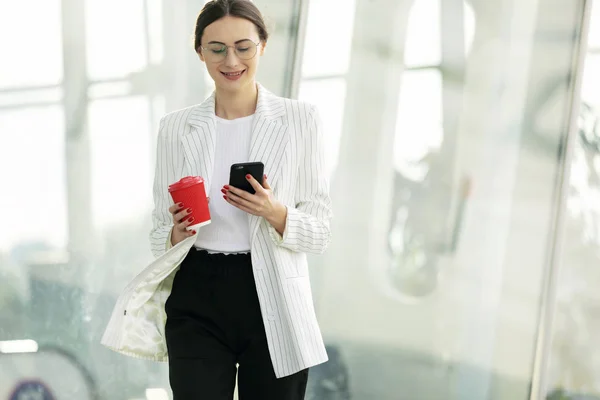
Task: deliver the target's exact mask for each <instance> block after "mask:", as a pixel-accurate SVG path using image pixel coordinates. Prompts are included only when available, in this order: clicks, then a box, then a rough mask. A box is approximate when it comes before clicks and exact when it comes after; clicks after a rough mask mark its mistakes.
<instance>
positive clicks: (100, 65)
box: [85, 0, 148, 80]
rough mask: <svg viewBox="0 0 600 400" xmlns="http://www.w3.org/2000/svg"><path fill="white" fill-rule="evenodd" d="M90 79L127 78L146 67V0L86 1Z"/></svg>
mask: <svg viewBox="0 0 600 400" xmlns="http://www.w3.org/2000/svg"><path fill="white" fill-rule="evenodd" d="M85 11H86V23H85V27H86V35H87V62H88V75H89V77H90V79H92V80H97V79H109V78H119V77H125V76H127V75H129V74H131V73H133V72H136V71H140V70H142V69H143V68H145V67H146V64H147V62H148V60H147V55H146V54H147V53H146V52H147V46H148V43H147V38H146V36H145V31H146V30H145V26H144V24H145V22H144V21H145V16H146V13H145V9H144V0H131V1H125V2H123V1H119V0H86V10H85Z"/></svg>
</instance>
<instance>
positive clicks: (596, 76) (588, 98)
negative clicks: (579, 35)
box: [581, 20, 600, 109]
mask: <svg viewBox="0 0 600 400" xmlns="http://www.w3.org/2000/svg"><path fill="white" fill-rule="evenodd" d="M598 24H599V25H600V20H599V21H598ZM583 82H584V84H583V86H582V88H581V98H582V100H583V101H584V102H585V103H587V104H589V105H590V106H592V107H595V108H597V109H600V90H598V88H600V53H597V54H589V55H588V56H587V59H586V61H585V70H584V75H583Z"/></svg>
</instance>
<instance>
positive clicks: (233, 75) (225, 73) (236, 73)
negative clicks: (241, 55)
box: [221, 69, 246, 77]
mask: <svg viewBox="0 0 600 400" xmlns="http://www.w3.org/2000/svg"><path fill="white" fill-rule="evenodd" d="M244 71H246V70H245V69H243V70H241V71H236V72H223V71H221V73H222V74H223V75H225V76H231V77H236V76H240V75H241V74H243V73H244Z"/></svg>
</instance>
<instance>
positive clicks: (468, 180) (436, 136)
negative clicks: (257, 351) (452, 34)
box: [311, 1, 582, 400]
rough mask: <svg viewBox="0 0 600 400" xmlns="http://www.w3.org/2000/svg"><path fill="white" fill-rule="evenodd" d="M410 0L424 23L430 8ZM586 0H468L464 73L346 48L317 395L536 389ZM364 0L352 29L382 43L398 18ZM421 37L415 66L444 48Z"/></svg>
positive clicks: (514, 399) (469, 395)
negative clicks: (471, 19)
mask: <svg viewBox="0 0 600 400" xmlns="http://www.w3.org/2000/svg"><path fill="white" fill-rule="evenodd" d="M417 4H421V5H422V4H426V5H422V7H423V10H424V11H423V13H426V15H427V18H425V17H423V19H421V20H419V19H418V18H417V19H415V20H414V21H417V22H412V23H414V24H417V25H418V21H421V23H422V24H423V25H424V26H426V27H427V31H428V32H429V31H430V30H432V27H431V25H435V24H436V23H435V21H436V19H435V18H433V17H432V14H435V7H436V6H435V5H434V4H433V3H429V2H423V3H417ZM581 5H582V3H581V2H569V3H565V2H561V1H556V2H552V4H551V5H550V4H548V3H543V4H542V3H539V2H530V1H525V2H512V3H510V4H509V3H506V2H489V1H488V2H478V3H477V7H476V8H475V12H476V20H477V25H476V26H475V30H474V36H473V43H472V49H471V52H470V53H469V57H468V58H467V60H466V67H465V69H464V71H454V70H450V69H446V66H444V65H442V66H441V67H440V70H441V71H443V72H444V73H443V74H440V73H439V72H438V71H437V70H435V69H431V70H424V71H416V72H412V71H411V72H409V73H404V74H403V75H401V74H400V73H401V72H402V70H401V67H399V65H398V64H399V61H398V60H397V59H396V58H395V57H389V56H388V58H383V57H381V56H380V58H378V59H377V60H378V62H367V61H365V58H366V59H367V60H370V59H371V57H373V58H374V59H375V58H376V57H375V52H376V49H373V50H372V51H371V52H370V53H369V52H357V53H356V54H354V53H353V54H352V57H355V59H353V60H351V63H350V65H351V66H352V68H356V69H351V70H350V72H349V74H348V76H347V77H348V79H347V90H346V96H345V98H346V100H345V109H344V113H345V114H344V122H343V130H342V137H341V140H340V143H341V146H340V148H339V156H338V162H337V165H336V169H335V171H334V177H333V180H332V188H333V189H332V193H333V204H334V205H335V208H334V213H335V217H334V220H333V222H332V231H333V240H332V243H331V246H330V248H329V249H328V251H327V252H326V253H325V254H324V255H323V256H320V257H318V258H316V259H315V260H314V261H313V264H312V269H311V274H312V273H313V272H314V274H313V275H311V277H313V279H316V280H317V281H318V283H319V285H318V286H317V287H316V290H315V293H314V296H315V299H316V301H317V307H318V308H317V311H318V316H319V321H320V323H321V328H322V331H323V333H324V335H325V338H326V344H327V346H328V348H329V354H330V361H329V363H328V364H326V365H324V366H319V367H316V368H313V369H312V370H311V390H312V393H316V394H315V395H314V398H327V397H326V396H331V398H335V397H334V393H335V395H336V396H338V397H339V398H352V399H378V400H414V399H444V400H454V399H456V400H483V399H510V400H518V399H521V400H525V399H528V398H529V394H530V388H531V383H532V382H531V380H532V365H533V361H534V357H535V349H536V341H537V334H538V318H539V310H540V304H541V301H542V294H543V284H544V278H545V276H546V273H547V262H548V254H549V252H550V250H551V248H550V247H549V243H550V240H549V239H550V237H551V235H552V234H553V232H552V228H553V216H554V214H555V211H556V207H557V202H559V201H560V199H558V198H557V196H556V182H557V178H558V176H559V173H560V171H561V168H562V164H561V163H562V160H561V159H560V158H559V155H561V154H562V153H561V151H560V150H561V148H562V145H563V143H564V140H565V138H566V135H567V133H568V132H567V126H568V117H569V107H570V104H569V98H570V97H569V95H570V84H571V83H572V82H571V79H572V77H573V76H574V74H575V71H574V70H572V64H573V59H572V57H573V52H574V46H575V45H576V44H577V43H576V38H577V32H578V24H579V21H580V15H579V11H580V10H581ZM371 6H372V5H371V4H370V2H369V1H364V2H358V7H357V15H360V16H361V18H357V20H356V21H355V25H356V26H357V28H356V29H357V30H360V31H361V32H371V34H372V35H373V36H372V37H369V38H368V39H369V40H386V39H385V38H386V37H390V34H391V32H390V31H391V28H390V31H386V30H385V29H383V28H382V29H371V30H369V29H368V27H374V26H377V27H386V26H391V24H389V25H388V23H389V21H390V20H394V18H396V17H397V16H395V15H385V13H381V11H380V10H379V11H378V12H377V11H376V10H372V9H371V8H369V7H371ZM461 6H462V5H461ZM415 7H418V5H415ZM412 12H413V13H417V14H416V15H418V13H419V12H420V11H419V9H418V8H416V11H415V9H413V11H412ZM457 14H458V13H457ZM459 15H460V14H459ZM411 18H415V17H411ZM432 20H433V21H434V22H432ZM509 21H510V22H509ZM556 26H560V27H561V29H560V35H558V34H556V35H554V32H556ZM394 28H396V27H394ZM410 29H411V28H409V30H410ZM415 29H416V28H415ZM423 29H424V28H423ZM550 31H551V32H553V35H550V36H548V35H546V34H545V33H546V32H550ZM408 35H409V36H408V37H407V38H404V39H406V40H407V41H410V40H412V39H411V36H410V35H411V34H410V33H409V34H408ZM415 35H416V34H415ZM423 35H427V36H425V37H424V38H421V39H422V40H423V44H422V46H424V47H426V49H424V50H423V54H427V55H428V56H427V57H429V58H426V57H425V56H423V58H422V59H421V60H416V59H417V58H418V57H414V58H412V59H413V60H415V61H413V63H414V64H416V63H422V62H424V61H423V60H427V61H428V62H436V60H435V59H434V58H433V56H434V55H435V54H437V52H439V47H438V44H437V42H435V41H433V40H431V41H429V42H428V41H426V40H425V39H427V38H428V37H430V35H429V34H428V33H427V34H426V33H423ZM415 37H417V36H415ZM361 39H362V40H365V39H364V38H361ZM355 40H357V39H355ZM408 58H410V57H408ZM515 58H518V59H519V60H520V62H519V63H515V62H514V59H515ZM361 67H363V68H361ZM398 71H400V73H398ZM457 76H458V77H460V79H458V78H457ZM549 87H550V88H551V89H552V90H550V89H549ZM449 99H450V100H449ZM450 102H451V103H450ZM396 110H399V112H396ZM453 112H454V113H456V114H452V113H453ZM448 116H449V117H450V118H446V117H448ZM442 124H443V125H442ZM442 126H443V129H442Z"/></svg>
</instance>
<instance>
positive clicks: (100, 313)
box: [0, 0, 600, 400]
mask: <svg viewBox="0 0 600 400" xmlns="http://www.w3.org/2000/svg"><path fill="white" fill-rule="evenodd" d="M203 3H204V1H200V2H198V1H192V0H181V1H179V0H178V1H177V2H166V1H161V0H135V1H127V2H116V1H98V0H86V1H80V0H62V1H57V0H53V1H50V0H23V1H19V2H17V1H11V2H2V3H0V48H1V49H2V54H3V57H2V61H1V62H0V171H1V172H0V187H2V188H3V191H2V195H1V196H0V218H1V219H2V221H3V222H4V223H3V227H2V228H1V229H0V400H2V399H5V398H6V399H10V400H12V399H13V398H18V397H15V396H17V394H18V395H21V394H22V395H23V396H25V395H26V394H32V393H38V394H39V393H44V391H47V392H51V393H52V394H53V396H54V398H55V399H57V400H58V399H78V400H79V399H111V400H117V399H126V400H133V399H148V400H157V399H168V398H170V396H171V395H170V390H169V389H168V380H167V370H166V367H165V365H162V364H155V363H151V362H146V361H140V360H135V359H132V358H129V357H124V356H121V355H118V354H116V353H113V352H111V351H110V350H107V349H106V348H104V347H102V346H100V344H99V340H100V337H101V335H102V333H103V329H104V327H105V325H106V322H107V320H108V317H109V314H110V312H111V311H112V307H113V305H114V301H115V299H116V296H118V294H119V292H120V290H121V289H122V288H123V287H124V286H125V284H126V283H127V282H128V280H129V279H131V278H132V277H133V276H135V275H136V274H137V273H138V272H139V271H140V270H141V269H142V268H143V267H144V266H145V265H146V264H147V262H148V261H150V260H151V259H152V256H151V253H150V249H149V243H148V241H147V237H148V232H149V229H150V224H151V221H150V211H151V207H152V197H151V184H152V179H153V173H154V157H155V138H156V133H157V123H158V120H159V118H160V116H161V115H162V114H164V113H165V112H167V111H172V110H175V109H178V108H181V107H185V106H188V105H191V104H195V103H198V102H200V101H201V100H202V99H203V98H204V97H205V96H206V95H207V94H208V93H209V92H210V91H211V90H212V88H211V87H210V84H209V81H207V77H206V73H205V71H204V70H203V68H202V65H201V63H200V62H199V61H198V59H197V56H196V55H195V54H194V52H193V50H192V48H191V47H192V46H191V44H190V35H191V33H192V32H193V24H194V19H195V16H196V14H197V12H198V11H199V9H200V8H201V6H202V4H203ZM257 4H258V6H259V7H260V8H261V9H262V10H263V11H264V13H265V14H266V16H267V19H268V24H269V26H270V27H271V28H272V31H273V34H272V39H271V40H270V41H269V45H268V50H267V52H266V54H265V57H264V59H263V60H262V61H261V71H260V75H259V78H260V80H261V82H262V83H263V84H264V85H265V86H267V87H268V88H269V89H271V90H272V91H274V92H275V93H278V94H281V95H294V94H295V93H298V97H299V98H301V99H303V100H307V101H310V102H312V103H315V104H316V105H317V106H318V107H319V109H320V111H321V115H322V117H323V122H324V126H325V132H326V144H327V146H328V148H327V154H328V156H329V159H328V164H327V165H328V170H327V172H326V173H328V174H329V175H330V176H331V178H332V196H333V200H334V214H335V218H334V223H333V230H334V231H333V238H334V239H333V243H332V245H331V247H330V249H329V250H328V252H327V253H326V254H325V255H322V256H314V257H311V258H310V261H311V279H312V283H313V294H314V298H315V302H316V306H317V314H318V317H319V321H320V323H321V326H322V331H323V333H324V335H325V338H326V343H327V346H328V352H329V356H330V361H329V362H328V363H326V364H324V365H321V366H318V367H316V368H313V369H312V370H311V374H310V381H309V390H308V393H307V399H318V400H341V399H355V400H361V399H365V400H367V399H368V400H371V399H377V400H388V399H389V400H403V399H407V400H420V399H424V400H429V399H444V400H447V399H456V400H470V399H473V400H482V399H506V400H516V399H527V398H529V396H530V386H531V381H532V377H533V375H534V371H535V370H536V369H535V368H534V360H535V358H536V344H537V341H538V336H539V335H538V328H539V326H540V316H541V312H540V310H541V307H542V305H543V304H542V303H543V299H545V296H544V295H545V287H546V286H545V282H546V280H547V277H548V275H549V274H550V273H551V269H550V266H551V260H550V259H549V257H550V255H551V254H552V250H553V246H554V242H553V238H554V235H553V232H554V223H555V217H556V215H557V214H558V213H559V212H560V211H561V210H563V209H566V210H567V214H568V215H569V217H568V218H567V220H568V222H567V224H566V231H567V232H566V234H565V238H566V239H565V243H566V244H565V246H564V249H565V251H564V252H563V256H562V260H561V263H562V264H563V265H564V266H563V268H562V274H561V285H560V287H559V290H558V306H557V308H556V311H557V312H556V318H555V327H554V331H555V334H554V337H555V339H554V344H553V347H552V359H551V368H550V375H549V379H550V383H551V385H550V386H549V390H553V389H555V388H564V389H566V390H574V391H579V392H587V393H596V392H597V389H595V386H594V382H595V380H594V379H595V371H596V370H595V368H596V367H597V365H596V364H597V362H596V361H594V360H595V358H594V352H593V351H590V350H591V349H593V338H594V335H593V333H594V332H595V330H594V329H595V328H594V324H595V322H594V314H593V307H594V301H595V297H594V296H595V291H594V290H593V288H594V287H593V284H591V283H588V282H593V281H594V280H593V278H594V276H595V275H594V271H593V268H592V267H593V265H595V261H596V258H594V257H596V256H597V253H598V252H597V251H596V247H597V246H596V245H597V243H596V242H597V240H595V239H594V238H596V237H597V236H598V235H596V234H595V233H594V232H595V231H597V229H596V228H595V227H596V226H597V224H595V222H594V215H595V214H594V213H595V211H594V207H593V204H594V201H593V200H592V199H593V196H594V193H595V192H594V184H595V183H594V179H593V177H594V172H593V171H594V168H595V167H594V165H596V164H597V162H596V159H595V158H594V157H595V156H594V154H596V153H594V151H595V150H594V148H595V147H594V146H595V145H596V141H597V140H596V139H597V138H596V136H597V135H596V134H597V133H598V132H596V131H597V130H594V129H582V130H580V134H579V138H580V139H579V142H578V143H579V144H578V145H577V146H575V148H574V154H573V167H572V168H571V170H572V171H573V172H572V174H571V180H570V182H571V188H572V191H571V192H570V193H571V195H570V197H569V199H568V201H567V202H566V203H564V202H561V199H560V196H559V188H560V183H561V174H562V171H564V170H565V164H564V163H565V160H566V153H565V149H566V147H565V144H566V143H567V135H568V132H569V120H570V117H571V106H572V104H571V95H572V93H573V91H574V85H575V77H576V76H577V50H578V46H579V39H580V35H581V26H582V23H581V22H582V19H583V15H582V13H583V10H584V1H583V0H577V1H570V2H563V1H560V0H526V1H509V0H470V1H465V0H444V1H442V0H400V1H399V0H375V1H373V0H351V1H349V0H343V1H342V0H311V1H309V2H308V3H307V2H306V1H304V2H302V1H300V0H296V1H286V2H279V1H274V0H261V1H258V0H257ZM33 9H35V10H36V12H35V13H32V12H31V11H30V10H33ZM597 11H598V7H597V6H596V8H595V11H594V12H595V14H594V15H596V14H597ZM594 18H595V19H594V21H596V20H597V19H598V18H596V17H594ZM599 24H600V21H598V22H593V23H592V30H591V34H590V46H589V56H588V58H587V61H586V66H587V67H586V72H585V79H584V87H583V96H584V100H585V104H586V106H585V107H583V108H582V114H581V123H582V126H589V125H590V124H592V125H593V123H592V122H590V121H593V118H592V117H591V115H594V114H593V111H591V110H592V109H593V108H597V106H600V101H599V100H598V98H597V93H598V90H597V88H598V83H599V81H598V79H599V78H598V77H597V76H596V77H595V78H594V73H596V72H595V71H596V70H599V68H597V67H594V65H596V66H597V65H598V48H600V43H599V42H598V38H597V36H598V35H597V26H598V25H599ZM108 27H110V28H108ZM594 29H596V30H594ZM40 32H42V34H40ZM40 37H42V38H43V42H40ZM27 49H29V50H27ZM299 57H300V58H299ZM594 63H595V64H594ZM594 79H595V80H594ZM296 82H297V87H296ZM588 106H589V107H588ZM596 115H597V114H596ZM596 125H598V124H596ZM593 126H595V125H593ZM594 135H596V136H594ZM115 144H117V145H116V146H115ZM124 193H126V195H123V194H124ZM565 207H566V208H565ZM563 282H564V284H563ZM581 288H583V289H581ZM580 289H581V290H580ZM582 293H583V294H582ZM574 329H576V330H577V335H576V336H571V335H572V334H573V330H574ZM572 338H574V339H573V340H571V339H572ZM596 380H597V379H596ZM15 393H16V394H15ZM556 393H557V392H556V391H555V392H554V393H553V394H552V395H555V394H556ZM11 396H12V397H11ZM46 398H48V397H46Z"/></svg>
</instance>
